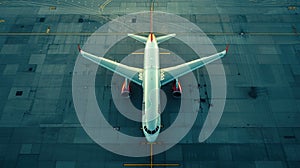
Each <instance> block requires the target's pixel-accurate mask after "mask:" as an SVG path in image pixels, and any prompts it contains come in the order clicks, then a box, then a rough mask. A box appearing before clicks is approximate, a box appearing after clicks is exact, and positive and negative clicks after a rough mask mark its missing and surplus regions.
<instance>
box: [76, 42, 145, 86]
mask: <svg viewBox="0 0 300 168" xmlns="http://www.w3.org/2000/svg"><path fill="white" fill-rule="evenodd" d="M78 49H79V52H80V54H81V55H82V56H83V57H84V58H86V59H88V60H90V61H92V62H94V63H96V64H98V65H100V66H102V67H104V68H106V69H108V70H110V71H112V72H114V73H117V74H119V75H121V76H123V77H125V78H127V79H129V80H130V81H132V82H134V83H136V84H138V85H142V78H141V76H142V74H143V69H140V68H135V67H131V66H128V65H124V64H121V63H118V62H115V61H112V60H110V59H107V58H103V57H98V56H95V55H93V54H90V53H87V52H85V51H83V50H82V49H81V48H80V47H79V46H78Z"/></svg>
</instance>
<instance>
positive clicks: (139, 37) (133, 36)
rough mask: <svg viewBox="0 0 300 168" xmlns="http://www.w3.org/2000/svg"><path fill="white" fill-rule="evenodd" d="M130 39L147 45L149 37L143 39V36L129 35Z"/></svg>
mask: <svg viewBox="0 0 300 168" xmlns="http://www.w3.org/2000/svg"><path fill="white" fill-rule="evenodd" d="M128 36H129V37H131V38H133V39H136V40H137V41H139V42H142V43H144V44H146V42H147V37H143V36H139V35H135V34H128Z"/></svg>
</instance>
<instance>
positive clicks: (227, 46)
mask: <svg viewBox="0 0 300 168" xmlns="http://www.w3.org/2000/svg"><path fill="white" fill-rule="evenodd" d="M225 50H226V53H227V52H228V50H229V44H227V45H226V49H225Z"/></svg>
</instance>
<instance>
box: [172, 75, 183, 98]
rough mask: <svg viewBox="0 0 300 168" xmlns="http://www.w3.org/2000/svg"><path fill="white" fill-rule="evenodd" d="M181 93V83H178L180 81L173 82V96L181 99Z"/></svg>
mask: <svg viewBox="0 0 300 168" xmlns="http://www.w3.org/2000/svg"><path fill="white" fill-rule="evenodd" d="M181 93H182V89H181V85H180V82H179V81H178V79H176V80H175V81H174V82H173V86H172V95H173V97H175V98H180V97H181Z"/></svg>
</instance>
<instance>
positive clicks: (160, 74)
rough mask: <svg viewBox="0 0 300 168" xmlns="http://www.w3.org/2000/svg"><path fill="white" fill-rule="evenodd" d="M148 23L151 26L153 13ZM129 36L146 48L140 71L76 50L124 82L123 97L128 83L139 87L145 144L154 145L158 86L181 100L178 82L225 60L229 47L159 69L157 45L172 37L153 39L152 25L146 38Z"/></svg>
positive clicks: (158, 100) (159, 110) (158, 124)
mask: <svg viewBox="0 0 300 168" xmlns="http://www.w3.org/2000/svg"><path fill="white" fill-rule="evenodd" d="M150 23H152V13H151V20H150ZM128 36H129V37H131V38H133V39H135V40H137V41H140V42H142V43H144V44H145V49H144V68H143V69H141V68H136V67H131V66H128V65H124V64H121V63H118V62H115V61H112V60H110V59H107V58H103V57H98V56H96V55H93V54H91V53H88V52H85V51H83V50H82V49H81V48H80V46H79V45H78V49H79V52H80V54H81V55H82V56H83V57H84V58H86V59H88V60H90V61H92V62H94V63H96V64H98V65H100V66H102V67H104V68H106V69H108V70H110V71H112V72H114V73H117V74H119V75H120V76H123V77H124V78H125V80H124V83H123V85H122V90H121V95H122V96H125V97H129V95H130V88H129V82H130V81H132V82H134V83H136V84H138V85H141V86H142V88H143V104H142V111H143V112H142V113H143V114H142V128H143V133H144V135H145V138H146V140H147V141H148V142H150V143H152V142H155V141H156V139H157V137H158V135H159V132H160V129H161V119H160V114H161V108H160V88H161V86H163V85H165V84H167V83H169V82H172V81H173V86H172V90H173V96H174V97H180V96H181V94H182V88H181V85H180V82H179V81H178V78H179V77H181V76H183V75H185V74H187V73H190V72H192V71H194V70H195V69H198V68H201V67H203V66H205V65H207V64H209V63H211V62H213V61H215V60H218V59H220V58H222V57H224V56H225V55H226V54H227V51H228V46H227V47H226V49H225V50H224V51H222V52H219V53H216V54H213V55H210V56H207V57H203V58H199V59H196V60H193V61H190V62H187V63H183V64H180V65H176V66H172V67H168V68H162V69H161V68H160V63H159V47H158V45H159V44H160V43H162V42H164V41H166V40H169V39H170V38H173V37H175V34H168V35H164V36H160V37H155V35H154V33H153V32H152V25H151V26H150V34H149V36H148V38H147V37H143V36H139V35H135V34H128Z"/></svg>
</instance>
